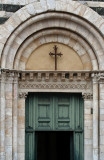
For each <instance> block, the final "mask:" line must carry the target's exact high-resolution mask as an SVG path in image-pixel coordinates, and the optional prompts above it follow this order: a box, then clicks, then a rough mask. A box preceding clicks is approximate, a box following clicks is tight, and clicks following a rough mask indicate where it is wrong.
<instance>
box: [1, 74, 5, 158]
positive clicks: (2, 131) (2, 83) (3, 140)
mask: <svg viewBox="0 0 104 160" xmlns="http://www.w3.org/2000/svg"><path fill="white" fill-rule="evenodd" d="M5 80H6V73H5V72H2V73H0V160H5Z"/></svg>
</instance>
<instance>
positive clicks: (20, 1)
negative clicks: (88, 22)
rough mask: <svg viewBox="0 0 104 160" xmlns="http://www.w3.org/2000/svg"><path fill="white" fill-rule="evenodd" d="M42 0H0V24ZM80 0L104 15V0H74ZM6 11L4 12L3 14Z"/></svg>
mask: <svg viewBox="0 0 104 160" xmlns="http://www.w3.org/2000/svg"><path fill="white" fill-rule="evenodd" d="M35 1H41V0H0V24H4V23H5V22H6V21H7V20H8V19H9V17H11V15H13V13H15V12H16V11H18V10H19V9H21V8H22V7H24V6H25V5H27V4H29V3H31V2H35ZM69 1H70V0H69ZM73 1H78V2H80V3H82V4H84V5H86V6H88V7H90V8H91V9H93V10H94V11H95V12H97V13H98V14H99V15H101V16H102V17H104V0H88V1H87V0H83V1H82V0H73ZM3 12H4V14H3Z"/></svg>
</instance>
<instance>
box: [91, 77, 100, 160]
mask: <svg viewBox="0 0 104 160" xmlns="http://www.w3.org/2000/svg"><path fill="white" fill-rule="evenodd" d="M92 78H93V160H98V156H99V155H98V148H99V147H98V146H99V144H98V142H99V133H98V130H99V126H98V118H99V117H98V115H99V103H98V89H99V87H98V83H97V79H96V75H95V74H92Z"/></svg>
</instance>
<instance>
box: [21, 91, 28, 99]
mask: <svg viewBox="0 0 104 160" xmlns="http://www.w3.org/2000/svg"><path fill="white" fill-rule="evenodd" d="M27 95H28V92H20V93H19V98H23V99H25V98H27Z"/></svg>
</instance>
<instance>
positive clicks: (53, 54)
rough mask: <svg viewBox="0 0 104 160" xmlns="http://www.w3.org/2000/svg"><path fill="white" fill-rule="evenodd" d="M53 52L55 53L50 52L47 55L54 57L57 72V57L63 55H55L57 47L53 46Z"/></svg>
mask: <svg viewBox="0 0 104 160" xmlns="http://www.w3.org/2000/svg"><path fill="white" fill-rule="evenodd" d="M53 48H54V50H55V53H52V52H50V53H49V55H50V56H55V70H57V56H60V57H61V56H62V55H63V54H62V53H61V52H60V53H57V49H58V47H57V46H56V45H55V46H54V47H53Z"/></svg>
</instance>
